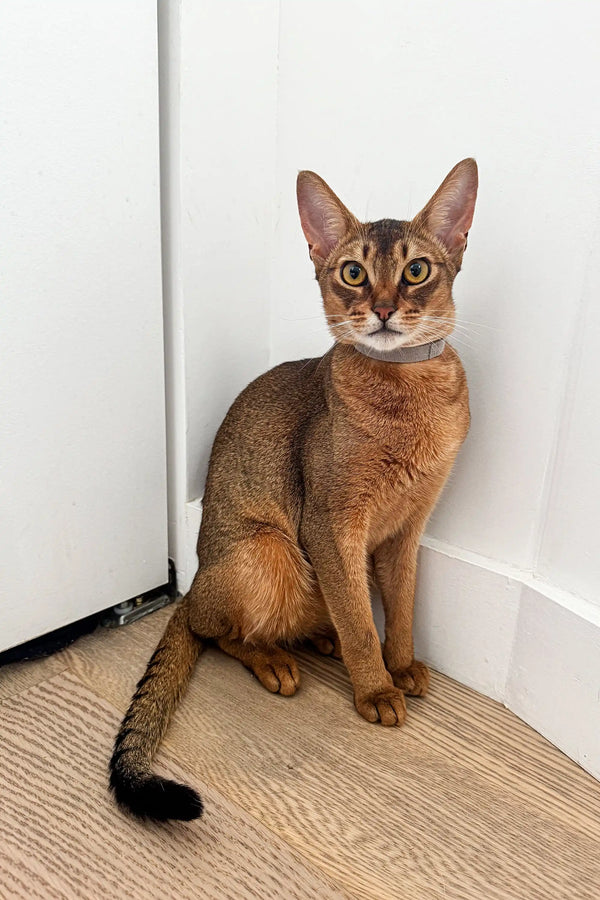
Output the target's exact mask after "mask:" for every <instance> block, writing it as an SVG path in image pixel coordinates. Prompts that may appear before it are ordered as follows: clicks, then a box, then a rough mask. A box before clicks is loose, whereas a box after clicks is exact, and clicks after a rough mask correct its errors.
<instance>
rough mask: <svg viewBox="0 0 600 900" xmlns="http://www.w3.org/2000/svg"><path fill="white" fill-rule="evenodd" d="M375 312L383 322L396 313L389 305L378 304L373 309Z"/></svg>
mask: <svg viewBox="0 0 600 900" xmlns="http://www.w3.org/2000/svg"><path fill="white" fill-rule="evenodd" d="M373 312H374V313H375V315H376V316H378V317H379V319H380V320H381V321H382V322H385V321H386V320H387V319H389V317H390V316H391V315H392V313H393V312H395V309H394V307H393V306H390V304H389V303H378V304H377V306H374V307H373Z"/></svg>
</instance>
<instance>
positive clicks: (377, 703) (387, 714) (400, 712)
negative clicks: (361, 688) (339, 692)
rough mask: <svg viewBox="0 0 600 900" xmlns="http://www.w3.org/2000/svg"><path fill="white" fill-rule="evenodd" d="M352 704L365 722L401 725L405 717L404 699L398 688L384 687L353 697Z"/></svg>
mask: <svg viewBox="0 0 600 900" xmlns="http://www.w3.org/2000/svg"><path fill="white" fill-rule="evenodd" d="M354 705H355V706H356V709H357V710H358V712H359V713H360V714H361V716H362V717H363V719H366V720H367V722H381V724H382V725H403V724H404V721H405V719H406V701H405V699H404V694H403V692H402V691H401V690H399V689H398V688H395V687H392V688H384V689H383V690H381V691H376V692H375V693H372V694H367V695H365V696H363V697H355V699H354Z"/></svg>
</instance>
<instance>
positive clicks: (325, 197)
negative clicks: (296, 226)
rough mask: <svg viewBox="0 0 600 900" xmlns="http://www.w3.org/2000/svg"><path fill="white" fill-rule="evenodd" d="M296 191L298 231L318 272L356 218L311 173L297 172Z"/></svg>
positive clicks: (313, 173)
mask: <svg viewBox="0 0 600 900" xmlns="http://www.w3.org/2000/svg"><path fill="white" fill-rule="evenodd" d="M296 192H297V196H298V210H299V212H300V222H301V224H302V231H303V232H304V237H305V238H306V240H307V241H308V250H309V253H310V258H311V259H312V261H313V262H314V264H315V268H316V269H317V272H318V271H319V269H320V268H321V266H322V265H323V263H324V262H325V260H326V259H327V257H328V256H329V254H330V253H331V251H332V250H333V248H334V247H335V246H336V244H338V243H339V242H340V240H341V239H342V238H343V237H344V235H345V234H347V233H348V231H350V229H351V228H352V226H353V225H354V224H355V223H356V219H355V218H354V216H353V215H352V213H351V212H350V211H349V210H348V209H346V207H345V206H344V204H343V203H342V201H341V200H339V199H338V197H336V195H335V194H334V193H333V191H332V190H331V188H330V187H329V185H328V184H326V183H325V182H324V181H323V179H322V178H320V177H319V176H318V175H317V174H316V173H315V172H300V174H299V175H298V181H297V184H296Z"/></svg>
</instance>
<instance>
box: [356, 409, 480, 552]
mask: <svg viewBox="0 0 600 900" xmlns="http://www.w3.org/2000/svg"><path fill="white" fill-rule="evenodd" d="M468 424H469V412H468V401H467V398H466V396H465V397H464V398H460V401H459V402H456V401H455V402H452V403H444V402H439V403H435V404H431V405H429V406H426V405H425V404H423V405H422V406H421V407H420V409H419V410H418V411H417V412H413V414H412V415H404V417H402V416H397V417H396V418H395V419H394V420H393V421H391V422H389V423H388V427H385V424H384V425H382V427H381V428H380V429H379V431H378V432H377V433H376V434H375V435H370V436H367V437H363V447H362V452H361V453H360V458H361V464H360V466H359V469H360V471H359V472H357V473H356V474H357V476H358V477H357V484H356V487H357V489H358V488H359V484H360V486H361V489H360V490H357V492H356V496H357V497H358V496H360V502H361V504H362V514H363V515H364V517H365V521H366V522H367V523H368V532H369V543H370V544H371V545H372V546H376V545H377V544H378V543H380V542H381V541H382V540H385V538H386V537H387V536H389V535H390V534H392V533H394V532H396V531H397V530H398V529H399V528H400V527H402V524H403V523H404V522H405V521H406V520H407V519H408V518H410V517H414V516H415V515H426V514H428V512H429V510H430V509H431V508H432V507H433V505H434V504H435V501H436V499H437V497H438V496H439V493H440V490H441V488H442V486H443V484H444V482H445V480H446V478H447V477H448V474H449V472H450V469H451V467H452V464H453V462H454V460H455V458H456V454H457V453H458V450H459V449H460V446H461V444H462V442H463V440H464V438H465V436H466V433H467V430H468Z"/></svg>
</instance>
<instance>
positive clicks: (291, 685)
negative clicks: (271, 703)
mask: <svg viewBox="0 0 600 900" xmlns="http://www.w3.org/2000/svg"><path fill="white" fill-rule="evenodd" d="M217 644H218V645H219V647H220V648H221V650H224V651H225V653H228V654H229V656H233V657H235V659H239V660H240V662H242V663H243V664H244V665H245V666H246V668H247V669H250V671H251V672H253V673H254V674H255V675H256V677H257V678H258V680H259V681H260V683H261V684H262V685H263V687H266V689H267V690H268V691H271V693H272V694H282V696H284V697H291V696H292V695H293V694H295V693H296V691H297V689H298V687H299V686H300V672H299V671H298V665H297V663H296V660H295V659H294V657H293V656H292V654H291V653H288V651H287V650H283V649H282V648H281V647H277V646H271V647H259V646H257V645H256V644H250V643H248V642H246V641H243V640H240V639H239V638H228V637H223V638H219V639H218V640H217Z"/></svg>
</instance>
